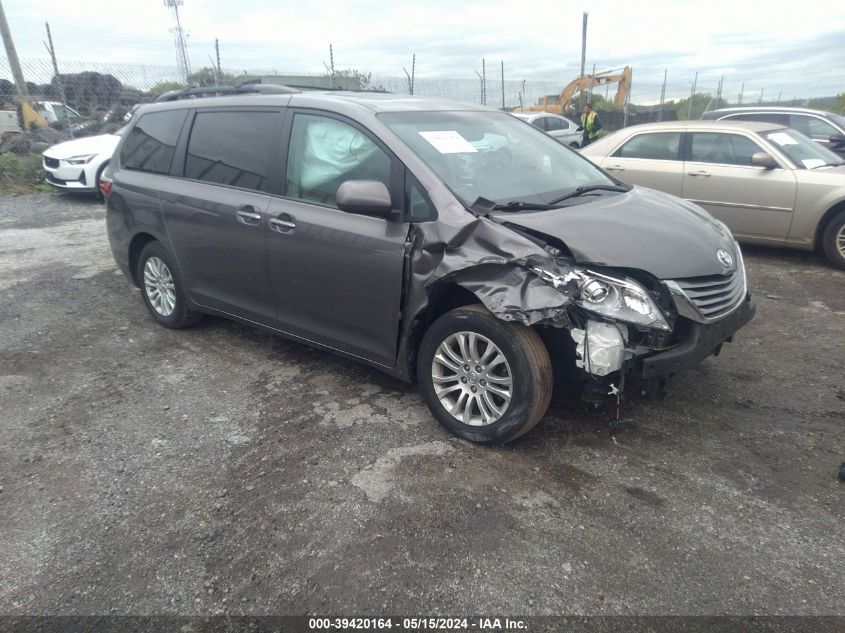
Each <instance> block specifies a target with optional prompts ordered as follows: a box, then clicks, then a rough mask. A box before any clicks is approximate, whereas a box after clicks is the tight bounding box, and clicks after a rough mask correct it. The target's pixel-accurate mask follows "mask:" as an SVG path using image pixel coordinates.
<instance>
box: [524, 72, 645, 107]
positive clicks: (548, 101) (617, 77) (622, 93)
mask: <svg viewBox="0 0 845 633" xmlns="http://www.w3.org/2000/svg"><path fill="white" fill-rule="evenodd" d="M620 70H621V72H617V71H620ZM632 74H633V71H632V70H631V67H630V66H625V67H624V68H622V69H619V68H614V69H611V70H605V71H602V72H600V73H596V74H595V75H583V76H581V77H578V78H577V79H574V80H572V81H570V82H569V83H568V84H567V85H566V87H565V88H564V89H563V90H562V91H561V93H560V97H558V98H555V96H553V95H546V96H545V97H543V98H542V99H540V100H539V101H538V102H537V105H535V106H529V107H528V110H531V111H534V112H552V113H554V114H565V113H566V111H567V109H569V106H570V102H571V101H572V98H573V97H574V96H575V95H576V94H578V93H579V92H582V91H583V92H587V91H589V90H590V89H591V88H595V87H597V86H604V85H607V84H612V83H618V84H619V87H618V88H617V89H616V95H615V96H614V97H613V103H614V104H615V105H616V106H618V107H620V108H621V107H623V106H624V105H625V101H626V100H627V99H628V93H629V92H630V91H631V76H632Z"/></svg>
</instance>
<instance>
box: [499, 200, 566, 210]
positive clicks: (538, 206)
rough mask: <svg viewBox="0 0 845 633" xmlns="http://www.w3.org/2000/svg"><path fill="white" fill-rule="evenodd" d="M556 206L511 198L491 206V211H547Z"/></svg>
mask: <svg viewBox="0 0 845 633" xmlns="http://www.w3.org/2000/svg"><path fill="white" fill-rule="evenodd" d="M556 208H557V207H555V206H553V205H551V204H543V203H542V202H527V201H525V200H511V201H510V202H500V203H499V204H497V205H496V206H495V207H493V211H548V210H549V209H556Z"/></svg>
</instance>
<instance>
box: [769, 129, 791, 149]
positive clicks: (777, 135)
mask: <svg viewBox="0 0 845 633" xmlns="http://www.w3.org/2000/svg"><path fill="white" fill-rule="evenodd" d="M769 140H770V141H774V142H775V143H777V144H778V145H780V146H783V145H798V141H796V140H795V139H794V138H792V137H791V136H790V135H789V134H787V133H786V132H774V133H772V134H769Z"/></svg>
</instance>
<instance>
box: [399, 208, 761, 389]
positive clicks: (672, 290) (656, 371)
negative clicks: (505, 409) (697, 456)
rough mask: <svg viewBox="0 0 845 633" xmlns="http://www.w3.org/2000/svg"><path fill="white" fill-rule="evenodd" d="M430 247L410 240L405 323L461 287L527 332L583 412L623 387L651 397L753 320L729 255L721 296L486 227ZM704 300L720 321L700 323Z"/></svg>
mask: <svg viewBox="0 0 845 633" xmlns="http://www.w3.org/2000/svg"><path fill="white" fill-rule="evenodd" d="M432 228H433V227H432ZM433 237H434V236H432V235H430V234H425V233H423V232H419V233H418V234H417V235H416V236H415V238H414V242H415V244H416V245H417V246H418V247H419V250H417V255H416V256H415V257H413V258H412V269H413V275H412V276H413V278H414V279H415V280H416V281H417V282H419V283H412V284H411V290H412V293H415V294H413V296H412V297H411V298H412V299H413V300H414V302H415V303H416V306H415V307H416V310H414V311H413V312H412V313H417V312H418V311H420V310H422V308H423V307H424V306H425V305H426V304H427V302H428V300H429V298H430V295H431V293H432V291H433V290H434V289H436V288H437V287H438V285H439V284H441V283H443V282H444V281H448V282H450V283H453V284H456V285H458V286H460V287H461V288H463V289H465V290H467V291H469V292H471V293H472V294H473V295H474V296H475V297H477V298H478V300H479V301H481V302H482V303H483V304H484V305H485V307H486V308H487V309H488V310H490V312H492V313H493V314H494V315H496V316H497V317H498V318H500V319H502V320H505V321H515V322H518V323H522V324H524V325H527V326H531V327H534V328H535V329H536V330H537V331H538V332H539V333H540V335H541V338H542V339H543V340H544V342H545V343H546V345H547V347H548V349H549V351H550V355H551V356H552V362H553V366H554V371H555V380H556V382H559V383H568V384H576V385H579V386H580V388H581V392H582V395H583V397H584V399H585V400H587V401H589V402H595V403H598V402H602V401H605V400H612V401H615V400H616V395H615V394H616V393H617V392H618V391H621V390H623V389H624V388H625V387H626V385H627V386H628V387H631V386H634V387H635V388H636V389H637V390H638V391H640V392H642V393H644V394H646V395H650V396H656V395H659V394H660V393H661V392H662V391H663V388H664V387H665V384H666V381H667V379H668V378H670V377H671V376H672V375H674V374H675V373H677V372H679V371H682V370H684V369H686V368H689V367H691V366H693V365H696V364H698V363H699V362H701V361H702V360H703V359H704V358H706V357H707V356H710V355H714V354H718V353H719V351H720V349H721V345H722V344H723V343H724V342H726V341H730V340H731V337H732V336H733V334H734V332H736V330H738V329H739V328H740V327H742V326H743V325H745V323H747V322H748V321H749V320H751V318H752V317H753V315H754V309H755V302H754V298H753V297H752V296H751V295H748V294H747V291H746V286H745V271H744V268H743V265H742V261H741V256H740V255H739V249H738V247H737V248H736V252H737V255H738V262H737V267H736V270H735V273H734V275H733V276H732V277H731V278H730V280H729V287H728V288H723V287H722V285H720V283H721V280H710V281H708V279H705V278H701V279H698V278H696V279H694V280H689V279H687V280H670V281H664V280H659V279H657V278H655V277H654V276H653V275H651V274H649V273H646V272H644V271H637V270H627V269H626V270H624V271H622V270H618V269H606V268H602V267H586V266H582V265H579V264H578V263H577V262H575V260H574V258H573V257H572V256H571V254H570V253H569V252H567V251H566V246H565V245H564V244H562V243H560V242H559V241H556V240H554V239H553V238H550V239H549V242H544V241H543V240H542V239H540V238H539V237H538V236H536V235H533V234H530V233H527V232H525V231H524V230H522V229H521V228H520V227H514V226H512V225H511V226H509V225H507V224H506V223H503V222H499V221H496V220H492V219H490V218H487V217H478V218H477V219H476V220H475V221H474V222H472V223H471V224H470V225H469V226H464V227H462V230H460V231H459V232H458V233H456V234H455V235H453V236H451V239H443V240H439V239H432V238H433ZM708 284H710V285H709V286H708ZM711 286H712V287H711ZM711 290H712V292H710V291H711ZM696 292H697V293H698V294H695V293H696ZM708 292H710V294H707V293H708ZM713 293H715V295H714V296H716V297H717V298H721V299H726V300H727V301H728V303H727V304H725V305H723V307H725V308H726V309H725V310H723V311H722V312H721V313H719V314H714V313H713V312H710V313H709V314H708V313H706V308H707V305H709V304H708V303H707V301H710V302H711V304H712V301H713V300H712V296H711V295H713ZM696 301H698V303H696ZM722 303H723V304H724V301H723V302H722Z"/></svg>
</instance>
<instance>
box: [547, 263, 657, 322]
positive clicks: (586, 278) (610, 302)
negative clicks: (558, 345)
mask: <svg viewBox="0 0 845 633" xmlns="http://www.w3.org/2000/svg"><path fill="white" fill-rule="evenodd" d="M532 270H533V271H534V272H535V273H536V274H537V275H539V276H540V278H541V279H543V280H544V281H546V282H547V283H550V284H552V285H553V286H554V287H555V288H558V287H560V286H562V285H565V284H568V283H569V282H570V281H573V280H574V281H575V282H576V284H577V286H578V296H577V299H576V300H575V303H576V304H577V305H578V306H580V307H581V308H583V309H584V310H587V311H588V312H592V313H593V314H598V315H601V316H603V317H607V318H609V319H615V320H617V321H624V322H626V323H632V324H634V325H641V326H645V327H650V328H655V329H658V330H665V331H667V332H670V331H671V330H672V328H671V327H670V325H669V323H668V322H667V321H666V317H664V316H663V313H662V312H661V311H660V308H658V307H657V304H656V303H655V302H654V299H652V298H651V295H649V293H648V292H647V291H646V289H645V288H643V287H642V286H641V285H640V284H638V283H637V282H636V281H634V280H633V279H631V278H629V277H626V278H625V279H617V278H616V277H610V276H608V275H604V274H602V273H597V272H595V271H592V270H585V269H575V270H574V271H572V272H571V273H566V274H565V275H557V274H555V273H552V272H550V271H548V270H545V269H542V268H533V269H532Z"/></svg>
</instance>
